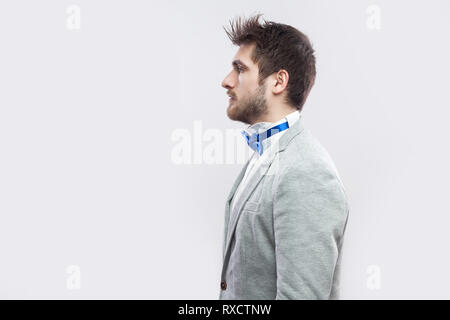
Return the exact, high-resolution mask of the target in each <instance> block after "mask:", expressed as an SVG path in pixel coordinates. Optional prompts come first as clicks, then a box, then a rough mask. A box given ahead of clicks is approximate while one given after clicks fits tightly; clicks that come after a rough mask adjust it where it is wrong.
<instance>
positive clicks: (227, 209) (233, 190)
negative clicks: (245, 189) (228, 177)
mask: <svg viewBox="0 0 450 320" xmlns="http://www.w3.org/2000/svg"><path fill="white" fill-rule="evenodd" d="M249 163H250V159H249V160H247V163H246V164H245V165H244V167H243V168H242V170H241V172H240V173H239V175H238V176H237V178H236V180H235V181H234V184H233V187H232V188H231V191H230V194H229V195H228V197H227V201H226V205H225V239H224V244H225V243H226V241H227V236H226V235H227V233H228V225H229V223H228V221H229V220H230V205H231V199H233V196H234V194H235V193H236V190H237V188H238V186H239V184H240V183H241V181H242V179H243V178H244V175H245V171H246V170H247V167H248V164H249ZM224 249H225V247H224ZM224 252H225V250H224Z"/></svg>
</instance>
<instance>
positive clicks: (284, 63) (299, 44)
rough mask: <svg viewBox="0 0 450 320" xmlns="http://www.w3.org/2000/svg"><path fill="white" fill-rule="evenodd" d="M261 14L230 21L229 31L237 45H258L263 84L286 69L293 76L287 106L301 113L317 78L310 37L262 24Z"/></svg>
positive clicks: (256, 53) (255, 59) (255, 53)
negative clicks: (265, 80) (275, 73)
mask: <svg viewBox="0 0 450 320" xmlns="http://www.w3.org/2000/svg"><path fill="white" fill-rule="evenodd" d="M260 16H262V14H261V13H259V14H256V15H255V16H253V17H250V18H248V19H242V18H241V17H238V18H236V19H235V20H234V21H233V20H232V21H230V30H227V29H226V28H225V27H224V29H225V32H226V34H227V36H228V37H229V38H230V40H231V42H232V43H233V44H234V45H237V46H240V45H241V44H248V43H255V44H256V47H255V50H254V51H253V54H252V57H251V58H252V60H253V62H254V63H256V64H257V65H258V68H259V81H258V82H259V85H261V84H262V83H263V81H264V79H266V78H267V77H268V76H269V75H271V74H273V73H274V72H278V71H279V70H280V69H284V70H286V71H287V72H288V74H289V81H288V84H287V96H286V101H285V102H286V103H288V104H290V105H292V106H294V107H296V108H297V109H299V110H301V109H302V108H303V105H304V104H305V101H306V98H307V97H308V94H309V92H310V91H311V88H312V86H313V84H314V81H315V78H316V58H315V57H314V50H313V48H312V46H311V43H310V41H309V39H308V37H307V36H306V35H304V34H303V33H302V32H300V31H299V30H297V29H295V28H294V27H291V26H289V25H286V24H280V23H276V22H273V21H265V20H264V23H263V24H261V23H259V18H260Z"/></svg>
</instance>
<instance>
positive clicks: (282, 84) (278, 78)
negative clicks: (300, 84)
mask: <svg viewBox="0 0 450 320" xmlns="http://www.w3.org/2000/svg"><path fill="white" fill-rule="evenodd" d="M273 76H274V86H273V89H272V92H273V94H280V93H282V92H283V91H284V90H286V88H287V84H288V82H289V73H288V72H287V71H286V70H284V69H281V70H280V71H278V72H277V73H274V74H273Z"/></svg>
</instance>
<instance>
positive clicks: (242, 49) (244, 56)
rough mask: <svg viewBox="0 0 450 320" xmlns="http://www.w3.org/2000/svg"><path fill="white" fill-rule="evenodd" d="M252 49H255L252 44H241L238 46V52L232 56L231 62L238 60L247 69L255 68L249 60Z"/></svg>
mask: <svg viewBox="0 0 450 320" xmlns="http://www.w3.org/2000/svg"><path fill="white" fill-rule="evenodd" d="M254 47H255V44H254V43H252V44H241V45H240V46H239V49H238V51H237V52H236V54H235V55H234V58H233V61H234V60H240V61H241V62H242V63H244V64H245V65H246V66H248V67H252V66H255V64H254V63H253V61H252V59H251V56H252V53H253V49H254Z"/></svg>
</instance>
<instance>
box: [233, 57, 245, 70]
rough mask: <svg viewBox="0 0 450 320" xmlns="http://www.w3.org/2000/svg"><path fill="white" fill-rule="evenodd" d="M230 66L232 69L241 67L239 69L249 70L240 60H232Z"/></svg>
mask: <svg viewBox="0 0 450 320" xmlns="http://www.w3.org/2000/svg"><path fill="white" fill-rule="evenodd" d="M231 65H232V66H233V67H239V66H240V67H241V68H243V69H249V68H248V66H246V65H245V64H244V63H243V62H242V61H241V60H239V59H238V60H234V61H233V62H232V63H231Z"/></svg>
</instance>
